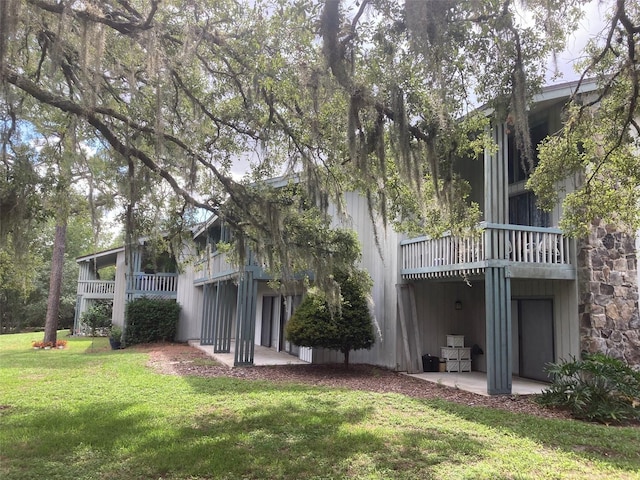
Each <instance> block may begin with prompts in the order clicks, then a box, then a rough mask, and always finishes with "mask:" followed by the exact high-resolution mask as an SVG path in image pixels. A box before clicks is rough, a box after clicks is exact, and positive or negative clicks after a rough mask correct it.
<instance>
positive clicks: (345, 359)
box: [342, 350, 349, 368]
mask: <svg viewBox="0 0 640 480" xmlns="http://www.w3.org/2000/svg"><path fill="white" fill-rule="evenodd" d="M342 353H344V368H349V350H343V352H342Z"/></svg>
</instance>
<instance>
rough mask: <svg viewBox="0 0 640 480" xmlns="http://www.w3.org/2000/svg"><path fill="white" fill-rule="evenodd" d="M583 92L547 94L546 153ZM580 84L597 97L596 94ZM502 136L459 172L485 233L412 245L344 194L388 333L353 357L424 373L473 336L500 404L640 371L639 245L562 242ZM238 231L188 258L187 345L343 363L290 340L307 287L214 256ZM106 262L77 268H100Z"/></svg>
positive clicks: (214, 221)
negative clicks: (569, 378)
mask: <svg viewBox="0 0 640 480" xmlns="http://www.w3.org/2000/svg"><path fill="white" fill-rule="evenodd" d="M574 88H575V84H564V85H558V86H553V87H549V88H546V89H545V90H544V91H543V92H542V93H541V94H539V95H538V96H537V97H536V98H535V99H534V102H533V103H532V108H531V110H530V119H529V120H530V125H531V137H532V141H533V142H534V144H535V143H537V142H538V141H540V140H541V139H543V138H544V137H545V136H547V135H548V134H551V133H553V132H556V131H558V130H560V129H561V127H562V124H561V114H562V110H563V107H564V105H565V103H566V101H567V99H568V97H569V95H570V94H571V93H572V91H573V89H574ZM582 88H583V91H584V93H585V94H586V95H588V94H589V93H590V92H594V91H595V84H594V83H585V84H584V85H583V86H582ZM492 134H493V140H494V142H495V144H496V145H497V147H498V148H497V149H488V150H487V151H486V152H485V154H484V156H483V157H482V158H479V159H467V160H464V161H461V163H460V168H459V172H458V173H459V174H460V175H461V176H462V177H463V178H465V179H467V180H468V181H469V183H470V184H471V186H472V192H473V193H472V200H474V201H476V202H477V203H478V204H479V205H480V206H481V207H482V211H483V212H484V213H483V215H484V218H483V219H482V220H483V221H482V223H481V225H480V227H481V228H480V234H478V235H476V236H473V237H469V238H460V237H456V236H452V235H444V236H442V237H440V238H427V237H419V238H406V236H404V235H402V234H399V233H397V232H395V231H393V229H392V228H390V227H387V228H386V229H385V228H384V227H383V225H382V222H381V221H380V222H377V220H372V219H371V216H370V214H369V210H368V206H367V202H366V199H364V198H363V197H362V196H360V195H359V194H357V193H346V194H345V200H346V204H347V211H348V214H349V218H350V219H349V220H348V221H343V220H337V219H338V215H335V216H334V218H336V220H335V222H336V224H335V226H340V227H344V228H352V229H354V230H355V231H356V232H357V234H358V236H359V239H360V241H361V243H362V251H363V257H362V261H361V266H362V268H364V269H366V270H367V271H368V272H369V274H370V275H371V277H372V279H373V285H374V286H373V291H372V292H371V297H372V305H371V309H372V313H373V316H374V318H375V330H376V331H377V334H378V338H377V339H376V340H377V341H376V343H375V345H374V346H373V348H372V349H371V350H366V351H356V352H352V354H351V360H352V361H353V362H362V363H370V364H375V365H380V366H384V367H387V368H391V369H394V370H398V371H407V372H410V373H413V372H418V371H421V370H422V363H421V358H422V356H423V355H424V354H426V353H430V354H432V355H436V356H440V355H441V353H442V352H443V350H442V348H443V347H446V346H447V343H446V342H447V340H448V339H449V338H451V337H453V336H455V338H464V344H465V349H463V351H464V355H465V356H464V360H465V365H467V366H470V369H472V370H474V371H479V372H486V378H487V392H488V393H489V394H507V393H511V387H512V377H513V376H514V375H517V376H520V377H524V378H530V379H536V380H541V381H545V380H547V376H546V374H545V371H544V369H545V365H546V364H547V363H549V362H554V361H558V360H560V359H569V358H571V357H579V356H580V354H581V352H582V351H589V352H594V351H601V352H604V353H607V354H610V355H613V356H616V357H620V358H624V359H625V360H626V361H627V362H628V363H629V364H631V365H635V366H640V315H639V313H638V273H637V260H636V250H635V245H634V241H635V238H634V237H633V236H629V235H626V234H624V233H622V232H619V231H617V230H616V229H615V228H614V227H612V226H609V225H600V224H599V223H598V222H597V221H594V226H593V231H592V234H591V235H590V236H589V238H586V239H579V240H575V239H570V238H568V237H566V236H565V235H563V233H562V231H561V230H559V229H558V228H557V225H558V223H559V220H560V216H561V208H560V206H558V207H557V208H556V209H555V210H554V211H553V212H549V213H545V212H542V211H540V210H538V209H537V207H536V201H535V196H534V195H533V193H532V192H530V191H528V190H527V189H526V188H525V183H526V180H527V177H526V173H525V171H524V169H523V168H522V166H521V162H520V159H519V158H518V153H517V151H516V149H515V147H514V141H513V138H512V136H511V134H510V133H509V129H508V128H507V127H506V126H505V125H496V126H494V127H493V129H492ZM283 181H284V180H283ZM576 181H579V180H578V179H574V178H569V179H565V180H564V181H563V182H561V183H559V184H558V189H559V191H571V190H572V189H573V188H575V183H574V182H576ZM373 222H376V223H377V224H374V223H373ZM231 233H232V232H230V231H229V230H228V229H227V228H226V226H225V225H224V223H223V221H222V220H221V219H220V218H218V217H216V216H214V217H212V218H211V219H210V220H209V221H208V222H207V223H206V224H205V225H203V226H202V228H201V229H200V230H199V231H198V232H196V234H195V242H196V245H199V247H198V248H197V250H198V252H193V253H192V254H189V255H193V256H196V257H197V258H198V260H197V261H196V262H191V263H189V264H187V265H186V267H185V268H184V271H183V272H182V273H180V274H179V276H178V277H177V283H176V284H175V286H172V288H174V291H175V298H176V300H177V301H178V302H179V303H180V304H181V306H182V310H181V317H180V324H179V327H178V340H181V341H187V340H197V341H199V342H200V343H201V344H203V345H212V346H213V349H214V352H218V353H222V352H227V353H230V352H233V353H234V358H235V362H234V363H235V364H236V365H250V364H252V363H253V360H254V348H255V346H256V345H261V346H264V347H267V348H272V349H274V350H276V351H280V352H288V353H289V354H291V355H295V356H297V357H299V358H300V359H302V360H305V361H308V362H314V363H322V362H340V361H341V360H342V359H341V354H339V353H336V352H330V351H323V350H317V349H314V350H312V349H309V348H300V347H298V346H296V345H292V344H290V343H289V342H288V341H287V340H286V338H285V336H284V328H285V325H286V322H287V321H288V319H289V318H290V316H291V314H292V312H293V310H294V309H295V307H296V306H297V305H298V304H299V303H300V301H301V299H302V296H303V295H304V291H303V289H302V287H301V288H300V290H299V291H294V292H290V293H289V294H287V295H281V294H280V293H278V292H276V291H274V290H272V289H271V288H270V287H269V285H268V280H269V277H268V276H267V275H266V274H265V272H264V270H263V269H262V268H261V263H260V260H259V259H257V258H255V257H253V256H251V255H249V257H248V260H247V262H246V264H245V265H243V266H241V267H238V266H234V265H233V264H232V263H231V262H229V261H228V258H227V254H226V253H223V252H220V251H218V250H217V247H216V246H217V245H218V244H219V242H220V241H225V240H228V239H229V238H230V235H231ZM376 237H377V239H378V245H376V243H375V242H376V240H375V239H376ZM121 253H122V254H123V255H124V251H122V252H120V251H119V250H118V251H117V252H116V251H113V253H112V255H119V254H121ZM106 255H107V254H106V253H103V254H95V255H94V256H87V257H83V259H79V261H81V260H82V261H83V262H88V263H90V262H100V261H103V260H102V257H105V256H106ZM110 255H111V254H110ZM114 258H115V257H114ZM89 270H90V268H89ZM117 271H118V269H117ZM85 276H86V275H85ZM85 276H83V273H82V270H81V278H80V282H79V297H80V283H82V282H86V281H87V280H89V278H85ZM125 284H126V285H127V286H128V287H127V292H130V291H132V290H135V288H132V287H131V281H127V282H125V281H124V280H121V283H120V285H125ZM115 285H118V276H117V274H116V282H115ZM83 288H86V287H83ZM114 288H118V287H116V286H114ZM119 288H122V287H119ZM83 291H84V290H83ZM136 291H137V290H136ZM138 293H140V292H139V291H138ZM83 298H89V297H83ZM81 301H82V300H80V298H79V302H81ZM114 321H116V314H115V300H114ZM119 321H120V317H117V323H119ZM448 352H449V351H445V355H448ZM454 353H456V355H457V354H458V353H457V352H454ZM467 360H468V363H466V361H467ZM463 370H465V369H463Z"/></svg>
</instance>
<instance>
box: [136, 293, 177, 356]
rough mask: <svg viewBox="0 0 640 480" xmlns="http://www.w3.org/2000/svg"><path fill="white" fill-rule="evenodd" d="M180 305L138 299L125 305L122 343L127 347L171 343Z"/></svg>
mask: <svg viewBox="0 0 640 480" xmlns="http://www.w3.org/2000/svg"><path fill="white" fill-rule="evenodd" d="M179 315H180V305H179V304H178V303H176V301H175V300H160V299H152V298H139V299H137V300H134V301H132V302H129V303H128V304H127V310H126V328H125V332H124V342H125V344H127V345H133V344H136V343H151V342H158V341H163V342H165V341H173V339H174V338H175V336H176V331H177V328H178V317H179Z"/></svg>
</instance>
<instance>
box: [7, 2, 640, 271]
mask: <svg viewBox="0 0 640 480" xmlns="http://www.w3.org/2000/svg"><path fill="white" fill-rule="evenodd" d="M584 3H585V1H584V0H570V1H565V0H524V1H518V2H516V1H513V0H478V1H472V2H469V1H455V0H454V1H451V0H425V1H422V0H407V1H406V2H397V1H395V0H359V1H355V2H350V1H346V0H345V1H339V0H327V1H325V2H320V1H317V0H295V1H294V0H252V1H241V0H215V1H211V0H165V1H162V2H160V1H158V0H152V1H142V0H104V1H103V0H100V1H98V0H87V1H83V2H76V1H72V0H64V1H51V0H6V1H4V2H2V4H1V5H0V10H1V11H0V14H1V15H0V19H1V20H0V26H1V34H0V58H1V59H2V60H1V61H2V64H1V65H0V81H1V83H2V93H1V95H0V96H1V98H2V114H3V122H2V143H3V151H2V159H3V164H4V165H5V166H6V165H9V164H10V163H12V162H15V159H16V158H17V157H16V148H17V145H18V144H20V141H19V133H20V129H19V128H16V125H17V124H18V123H19V122H20V121H24V122H29V123H30V125H34V126H35V127H32V128H37V126H38V123H37V121H36V120H37V119H39V118H40V119H42V118H47V119H52V121H55V122H57V125H63V124H64V122H69V119H70V118H72V119H73V120H74V122H76V124H77V128H79V129H81V131H82V138H83V142H86V143H87V144H90V145H92V147H93V148H95V149H96V150H98V151H100V152H101V154H102V155H105V156H108V158H109V159H110V162H111V163H110V165H111V171H112V173H113V176H114V177H117V178H120V179H121V180H122V185H123V186H122V187H121V191H122V193H123V195H125V196H126V198H127V201H128V205H129V207H128V210H127V214H126V215H127V219H128V221H131V219H133V218H134V217H135V216H136V215H144V214H145V210H146V209H147V208H150V206H151V205H153V204H154V203H158V204H163V206H165V207H166V208H167V209H169V211H170V213H171V214H172V215H173V214H175V215H178V216H183V217H189V215H191V216H193V211H194V209H195V208H200V209H205V210H209V211H212V212H215V213H217V214H218V215H220V216H222V217H223V218H224V219H225V220H226V221H227V222H228V223H229V224H231V225H232V227H233V228H234V229H235V230H236V232H237V233H238V235H237V236H236V245H237V247H238V249H239V250H240V251H242V250H244V249H246V248H248V247H251V248H254V249H256V250H261V251H266V252H267V253H268V255H266V257H268V258H269V259H270V262H272V264H273V265H272V266H275V268H282V267H283V266H286V265H288V263H287V258H290V257H291V256H292V255H293V256H294V257H295V258H298V259H306V260H307V263H308V266H309V268H312V269H314V270H322V271H326V272H328V271H330V270H331V269H332V268H333V267H330V266H329V265H328V263H330V262H333V261H335V262H337V263H340V262H342V261H343V259H335V257H334V256H333V255H315V256H314V255H309V251H310V249H309V245H310V244H313V245H315V246H316V247H318V248H319V249H320V251H326V252H335V251H340V248H339V247H336V245H337V244H339V242H341V241H346V242H351V241H352V239H351V238H346V237H349V236H343V237H345V238H343V237H340V236H339V235H338V236H337V237H338V238H336V236H335V235H334V236H332V235H326V228H325V227H321V228H320V227H318V228H307V229H306V230H305V232H306V235H308V238H305V239H301V238H300V237H299V236H298V237H297V238H296V241H295V242H290V241H289V240H290V238H291V237H290V236H289V235H288V234H287V222H286V221H285V219H286V218H291V216H290V215H289V214H288V212H289V213H290V212H291V211H293V210H294V209H298V205H296V204H295V202H291V201H283V198H282V197H280V196H278V195H275V194H274V193H273V192H272V191H270V189H269V188H257V187H255V185H256V184H259V183H260V182H261V181H263V180H265V179H267V178H271V177H274V176H277V175H280V174H286V173H295V174H296V175H297V176H298V178H299V179H300V180H301V185H303V186H304V187H305V188H306V192H305V194H304V197H305V200H304V201H307V202H310V204H312V205H313V207H314V210H313V212H314V214H313V218H312V216H309V217H308V218H307V221H308V222H310V223H309V225H311V223H313V224H314V225H327V224H328V223H327V222H328V220H327V218H326V212H327V206H328V204H329V200H331V201H333V202H334V204H335V205H337V206H338V210H339V211H340V207H341V205H342V203H341V194H342V192H344V191H347V190H353V189H357V190H359V191H361V192H363V194H364V195H366V197H367V199H368V201H369V206H370V210H371V212H372V213H373V212H378V213H380V214H381V216H382V218H384V219H385V221H387V220H388V221H390V222H394V224H395V225H396V226H397V227H398V228H401V229H410V230H412V231H413V230H416V229H417V228H422V229H423V230H426V233H434V232H436V233H437V232H441V231H443V230H446V229H454V230H455V229H463V228H467V227H469V226H470V225H472V224H473V223H475V220H476V219H477V217H478V208H479V207H478V206H477V205H474V204H473V203H471V202H470V201H468V199H467V198H466V195H467V194H468V190H469V188H468V184H467V183H466V181H465V180H464V179H462V178H460V177H459V175H458V174H457V173H456V162H458V161H459V159H460V158H464V157H474V156H477V155H478V154H479V153H480V152H482V151H483V150H484V149H485V148H491V144H490V141H489V139H488V138H487V137H486V136H485V135H483V134H482V132H483V131H485V129H486V127H487V125H489V123H490V122H491V121H498V122H502V121H505V120H506V119H507V117H508V118H509V119H510V120H511V121H512V122H513V125H514V128H515V133H516V141H517V145H518V148H519V149H520V150H521V152H522V153H523V158H525V159H526V160H527V162H528V164H529V167H530V168H531V167H532V158H533V153H532V146H531V143H530V139H529V135H528V131H529V128H528V123H527V105H528V102H529V100H530V99H531V97H532V95H533V93H534V92H536V91H537V90H538V89H539V88H540V86H541V85H542V82H543V78H544V74H545V66H546V61H547V58H548V56H549V55H550V54H552V53H553V52H556V51H559V50H561V49H562V47H563V42H564V39H565V38H566V35H567V34H568V33H570V32H571V31H572V30H573V29H575V28H577V26H578V25H579V22H578V20H579V18H580V15H581V14H582V10H581V7H582V5H583V4H584ZM638 9H639V7H638V5H637V3H636V2H631V1H625V0H615V1H613V2H612V3H611V17H610V20H609V27H608V30H607V35H606V37H605V38H604V39H602V40H601V41H600V42H598V41H594V42H593V43H592V45H591V47H590V50H589V51H588V52H587V53H588V54H589V59H588V61H587V63H586V64H585V65H584V69H585V77H587V76H588V77H591V76H595V77H597V78H600V79H601V82H602V83H601V85H602V90H601V92H602V93H601V95H600V97H599V98H598V99H597V103H598V104H599V105H601V108H600V110H598V113H597V115H598V116H594V115H596V114H593V113H591V112H592V111H593V110H591V109H590V108H589V105H578V106H577V107H576V108H575V109H570V110H569V111H570V112H574V111H576V112H577V113H576V114H575V116H573V114H572V116H571V117H570V118H571V119H572V121H571V122H569V128H567V129H565V131H564V133H563V135H564V136H558V137H557V138H558V139H560V138H562V139H564V140H554V141H555V142H559V143H557V144H554V141H551V142H550V143H549V144H548V146H547V147H546V149H545V151H544V152H543V155H542V157H543V160H542V165H543V166H544V168H542V169H540V172H541V173H540V174H539V177H538V178H536V177H534V180H532V186H533V187H534V188H535V189H536V191H537V192H539V193H540V195H541V197H542V198H543V199H546V200H548V201H553V195H552V191H553V180H557V179H558V178H559V177H560V176H561V175H565V174H569V173H572V172H573V170H571V169H572V168H574V167H575V169H577V168H581V169H582V170H584V171H586V174H587V175H588V176H587V178H586V182H585V188H584V189H582V190H580V191H579V192H577V193H576V195H575V196H571V197H569V200H568V201H569V207H570V208H569V210H568V211H569V212H570V215H569V216H568V217H567V221H568V222H569V223H571V224H572V225H576V224H580V223H581V222H582V224H583V225H584V223H585V222H588V221H589V219H590V216H593V215H599V216H605V215H606V214H607V213H611V210H607V208H600V207H602V206H604V205H612V204H615V205H616V206H617V207H618V210H619V213H618V216H617V217H616V219H617V220H621V221H627V222H628V223H630V224H632V225H633V226H636V227H637V226H638V224H640V219H639V218H638V214H637V201H638V181H639V178H640V176H639V175H638V171H637V170H638V166H637V163H638V162H637V161H635V157H634V152H637V146H638V145H637V144H635V147H634V142H637V141H638V140H637V139H638V135H635V136H634V135H632V134H629V129H630V128H631V130H634V129H635V130H636V132H637V131H638V125H637V123H636V121H637V120H636V119H637V118H638V92H639V91H640V82H638V53H637V51H636V50H637V46H638V35H639V32H640V13H639V10H638ZM574 100H575V102H579V101H580V99H579V98H578V97H576V98H575V99H574ZM480 104H484V105H486V106H487V109H485V110H484V112H487V111H491V112H492V114H491V115H489V116H487V115H486V114H485V113H482V114H480V112H479V110H478V109H477V106H478V105H480ZM602 116H604V117H605V118H606V119H607V121H603V120H602ZM609 119H610V120H611V121H608V120H609ZM590 122H591V123H590ZM593 129H596V130H595V131H597V132H598V136H599V138H600V137H601V138H602V139H603V141H602V142H597V141H596V142H594V145H593V148H591V146H590V145H589V142H586V141H585V140H586V139H587V138H591V137H593V135H592V132H593V131H594V130H593ZM605 141H606V142H607V143H606V144H605V143H603V142H605ZM567 148H570V149H573V150H571V152H568V151H567ZM634 148H635V150H634ZM545 152H548V153H545ZM545 155H547V156H548V160H544V158H545ZM567 155H569V157H567ZM565 158H571V162H567V161H566V160H565ZM634 162H635V163H634ZM239 165H242V166H243V167H242V172H241V174H240V175H238V168H239ZM575 169H574V170H575ZM545 175H546V177H545ZM601 181H602V182H606V184H603V185H604V187H606V188H604V189H602V188H600V185H599V184H597V182H601ZM160 182H164V183H165V184H167V185H168V186H169V187H170V188H171V189H172V191H173V192H174V194H175V196H174V197H173V198H174V199H173V200H172V201H166V196H165V197H164V198H161V197H159V196H158V195H157V194H156V195H155V196H154V194H153V190H154V188H153V187H154V186H155V185H157V184H158V183H160ZM603 190H604V191H605V192H606V195H607V198H606V200H607V202H606V203H605V202H603V201H602V198H603V197H601V196H598V195H599V194H600V193H602V191H603ZM623 200H624V201H623ZM598 206H600V207H598ZM620 207H625V209H624V211H621V208H620ZM434 212H438V216H437V219H436V221H433V213H434ZM629 212H636V213H635V214H629ZM407 219H409V220H410V222H409V224H407V223H406V220H407ZM178 223H179V222H178ZM309 225H307V226H309ZM331 242H333V244H331ZM336 242H338V243H336ZM351 264H352V259H350V260H348V261H344V266H349V265H351Z"/></svg>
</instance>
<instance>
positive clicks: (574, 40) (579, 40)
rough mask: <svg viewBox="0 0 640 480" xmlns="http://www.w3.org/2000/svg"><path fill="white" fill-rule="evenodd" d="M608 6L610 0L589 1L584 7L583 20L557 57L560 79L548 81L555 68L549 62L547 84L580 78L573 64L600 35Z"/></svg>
mask: <svg viewBox="0 0 640 480" xmlns="http://www.w3.org/2000/svg"><path fill="white" fill-rule="evenodd" d="M610 4H611V1H610V0H609V1H602V0H591V1H590V2H589V3H587V4H586V5H585V6H584V10H585V15H584V18H583V19H582V20H581V21H580V25H579V26H578V29H577V30H576V32H575V33H574V34H573V35H571V36H570V37H569V38H568V39H567V45H566V49H565V50H564V51H563V52H561V53H560V54H558V56H557V68H558V71H559V72H560V73H562V77H561V78H560V79H558V80H550V78H551V76H552V75H553V70H554V69H555V66H554V65H553V61H552V60H551V59H550V60H549V63H548V65H549V67H548V68H549V74H548V75H547V79H549V83H552V82H558V81H560V82H570V81H573V80H578V79H579V78H580V75H579V74H578V73H577V72H576V71H575V69H574V64H575V63H576V62H578V61H580V60H582V59H583V57H582V54H583V50H584V47H585V46H586V44H587V42H588V40H589V39H590V38H592V37H594V36H596V35H598V34H599V33H601V32H602V31H603V29H604V28H605V16H606V12H607V6H608V5H610Z"/></svg>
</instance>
